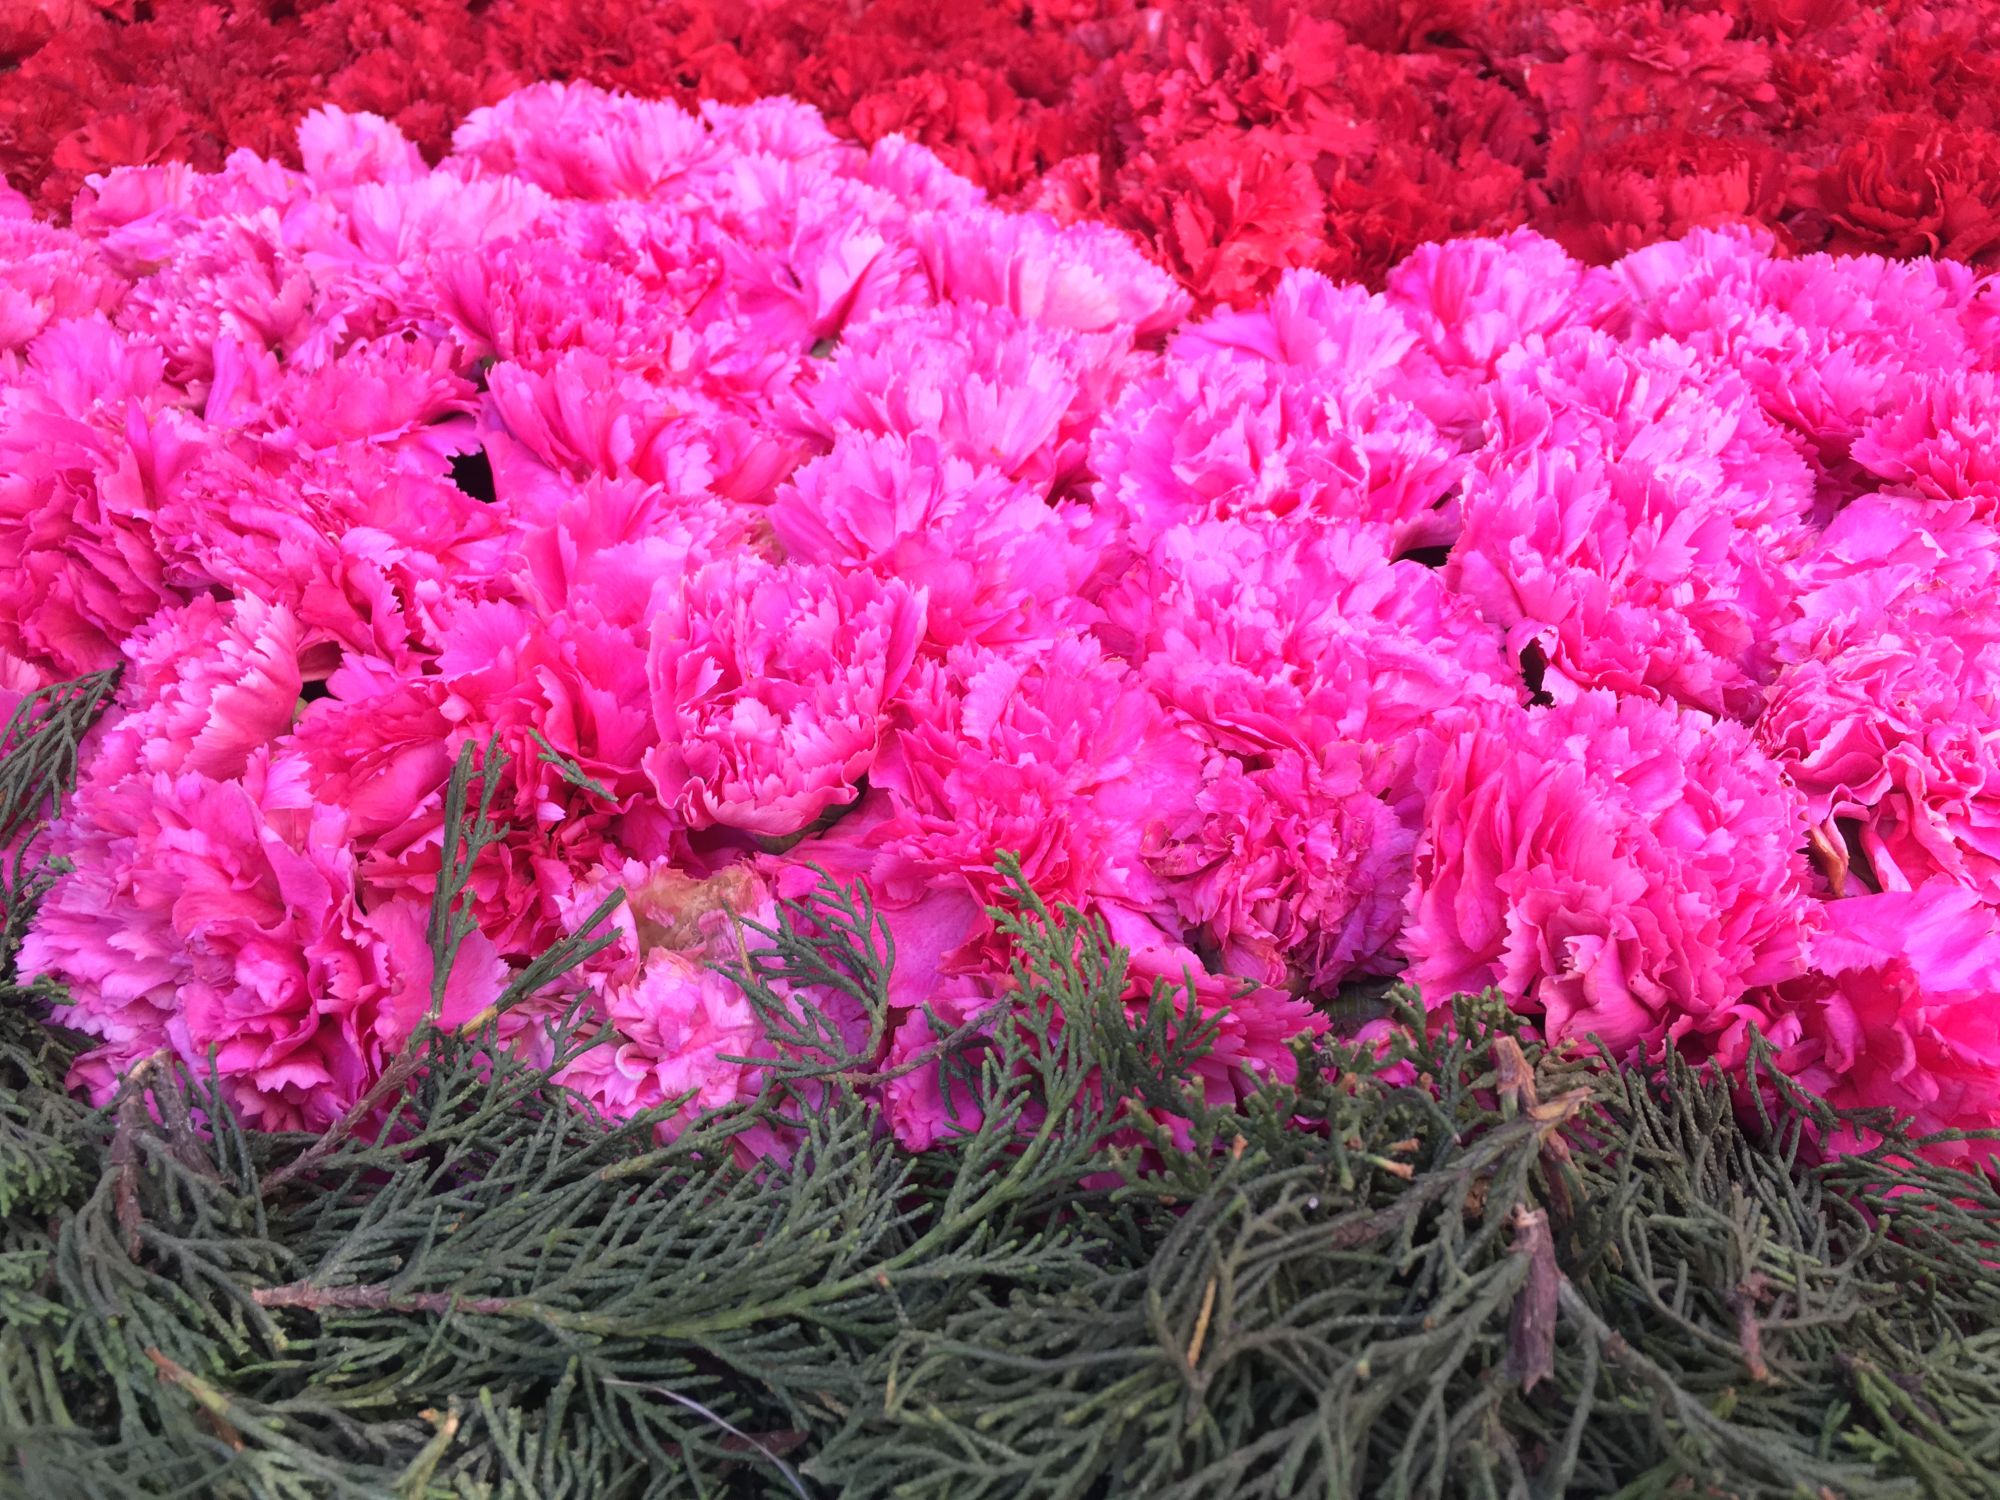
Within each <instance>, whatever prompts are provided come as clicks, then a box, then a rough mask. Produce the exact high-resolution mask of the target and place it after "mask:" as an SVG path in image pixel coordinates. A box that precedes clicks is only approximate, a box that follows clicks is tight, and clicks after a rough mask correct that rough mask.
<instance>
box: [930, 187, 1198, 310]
mask: <svg viewBox="0 0 2000 1500" xmlns="http://www.w3.org/2000/svg"><path fill="white" fill-rule="evenodd" d="M912 231H913V235H914V238H915V240H916V244H917V248H918V251H919V253H920V254H921V255H922V257H923V261H924V266H925V269H926V270H928V271H929V273H930V278H931V285H932V286H933V287H934V288H935V289H936V291H937V294H938V296H939V298H940V299H941V300H944V301H949V302H973V303H986V304H988V305H990V306H993V307H1004V308H1006V309H1007V310H1008V311H1009V312H1011V313H1013V314H1015V316H1017V317H1019V318H1021V319H1023V320H1024V321H1026V322H1030V323H1037V324H1040V325H1042V326H1043V327H1046V328H1068V329H1074V330H1075V331H1077V332H1078V333H1110V332H1114V331H1118V330H1130V331H1131V332H1133V333H1135V334H1137V335H1139V336H1141V337H1143V336H1145V335H1147V334H1154V333H1161V332H1164V331H1165V330H1167V329H1169V328H1172V327H1173V326H1174V325H1175V324H1177V323H1179V322H1180V321H1181V320H1182V319H1183V318H1185V317H1186V316H1187V314H1188V309H1189V307H1190V306H1191V305H1192V304H1191V302H1190V300H1189V298H1188V295H1187V293H1186V292H1184V291H1182V290H1181V289H1180V288H1179V287H1178V286H1176V285H1175V284H1174V279H1173V278H1172V277H1171V276H1169V275H1168V274H1167V273H1166V272H1165V271H1162V270H1161V269H1159V267H1157V266H1155V265H1153V264H1151V263H1150V262H1149V261H1147V259H1146V258H1145V256H1144V255H1142V254H1141V253H1140V252H1139V248H1138V247H1137V246H1136V245H1134V244H1133V243H1132V241H1131V240H1130V239H1128V238H1127V237H1126V236H1124V235H1122V234H1120V233H1119V232H1118V231H1117V230H1115V229H1112V228H1110V227H1108V226H1106V225H1103V224H1092V223H1082V224H1069V225H1063V226H1058V225H1057V224H1056V222H1055V221H1054V220H1053V219H1050V218H1048V217H1047V216H1046V215H1043V214H1033V213H1003V212H1001V211H1000V210H998V209H989V208H983V207H982V208H968V209H961V210H959V211H958V212H955V213H944V214H936V215H932V216H928V217H925V218H921V219H919V220H917V221H916V223H915V224H914V225H913V226H912Z"/></svg>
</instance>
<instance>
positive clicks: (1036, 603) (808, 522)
mask: <svg viewBox="0 0 2000 1500" xmlns="http://www.w3.org/2000/svg"><path fill="white" fill-rule="evenodd" d="M770 522H771V529H772V531H773V532H774V533H775V534H776V536H777V538H778V540H779V541H780V542H781V543H782V544H783V545H784V547H785V550H786V552H787V553H788V554H789V555H790V556H791V557H792V558H794V559H795V560H797V561H800V562H813V563H830V564H834V565H837V566H839V567H842V568H848V569H852V568H866V569H867V570H869V571H870V572H873V573H875V574H877V575H878V576H880V577H882V578H888V579H900V580H902V581H904V582H906V583H908V584H910V585H911V586H912V587H913V588H918V589H922V590H923V591H924V593H925V595H926V598H927V601H928V603H927V607H926V610H925V617H924V619H925V629H926V631H927V633H928V635H929V636H930V638H931V639H932V640H933V641H935V642H936V643H937V644H938V645H940V646H943V647H950V646H955V645H958V644H959V643H960V642H963V641H980V642H983V643H985V644H988V645H1001V644H1004V643H1006V642H1009V641H1022V640H1031V639H1035V638H1037V637H1048V636H1053V635H1056V634H1060V633H1063V632H1066V631H1074V630H1077V629H1079V628H1081V627H1082V626H1085V625H1087V624H1089V623H1090V620H1091V617H1092V613H1093V612H1092V611H1091V610H1090V609H1089V607H1088V606H1087V605H1085V604H1084V603H1083V601H1082V600H1081V599H1080V598H1079V597H1078V595H1079V591H1080V590H1081V588H1082V586H1083V584H1084V582H1085V581H1086V580H1087V579H1088V578H1089V576H1090V575H1091V573H1092V572H1093V571H1094V570H1095V568H1096V565H1097V561H1098V558H1097V554H1096V553H1095V552H1094V551H1093V550H1091V549H1090V548H1089V547H1088V546H1087V542H1088V540H1089V539H1090V537H1091V536H1092V535H1093V534H1094V533H1095V532H1097V531H1099V530H1101V529H1102V527H1101V526H1100V525H1099V523H1098V521H1097V518H1095V517H1094V516H1093V515H1092V513H1091V512H1090V511H1088V510H1086V509H1085V508H1084V507H1082V506H1078V505H1059V506H1050V505H1049V504H1048V502H1047V500H1046V499H1045V498H1044V497H1043V496H1042V495H1041V494H1040V493H1039V492H1038V491H1037V490H1036V489H1035V488H1034V487H1033V486H1031V485H1029V484H1027V483H1026V482H1024V481H1022V480H1018V479H1010V478H1008V477H1006V476H1005V475H1003V474H1001V473H999V472H998V471H997V470H994V469H990V468H984V467H981V466H978V465H976V464H973V463H971V462H968V461H967V460H966V459H963V458H960V457H958V456H956V455H954V454H951V453H948V452H946V451H945V450H944V449H942V448H941V447H940V446H939V444H938V443H937V442H936V441H935V440H934V439H932V438H929V437H926V436H922V435H918V436H915V437H904V436H901V435H899V434H882V435H879V436H878V435H874V434H868V433H843V434H842V435H841V436H840V437H839V438H837V439H836V440H835V442H834V445H833V449H832V451H831V452H829V453H827V454H826V455H825V456H823V457H821V458H818V459H815V460H813V461H812V462H811V463H808V464H806V465H805V466H804V467H802V468H800V469H799V470H798V471H797V472H796V473H794V474H793V475H792V477H791V478H790V479H789V480H788V481H787V482H786V483H785V484H784V485H783V486H781V487H780V488H779V490H778V494H777V498H776V499H775V500H774V501H773V502H772V505H771V510H770Z"/></svg>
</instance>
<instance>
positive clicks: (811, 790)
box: [645, 559, 923, 836]
mask: <svg viewBox="0 0 2000 1500" xmlns="http://www.w3.org/2000/svg"><path fill="white" fill-rule="evenodd" d="M651 630H652V643H651V647H650V649H649V654H648V656H647V669H646V670H647V680H648V682H649V683H650V685H651V689H652V701H653V721H654V725H655V727H656V728H657V730H658V732H659V745H658V746H657V747H656V748H655V749H653V750H652V751H650V752H649V753H648V754H647V756H646V759H645V766H646V774H647V775H648V776H649V777H651V778H652V782H653V786H654V789H655V790H656V791H658V793H659V795H660V798H661V800H662V802H663V803H664V804H665V805H666V806H667V807H668V808H669V809H671V810H672V811H673V812H674V813H675V814H676V815H677V816H679V817H680V818H682V819H684V820H685V821H686V822H687V824H688V825H689V826H690V827H693V828H706V827H710V826H712V825H717V824H719V825H721V826H723V827H727V828H740V829H743V830H745V831H746V832H750V833H761V834H768V835H773V836H781V835H784V834H790V833H797V832H798V831H800V830H801V829H803V828H804V827H806V825H808V824H809V823H811V822H812V821H813V819H815V818H817V817H818V816H819V815H820V814H821V813H823V812H825V811H826V810H827V809H828V808H829V807H832V806H834V805H836V804H838V803H843V802H847V801H851V800H852V799H853V797H854V796H855V794H856V790H857V788H856V782H858V781H859V780H860V778H861V777H862V776H864V775H865V774H867V772H868V769H869V767H870V766H872V765H873V764H874V761H875V754H876V750H877V748H878V746H879V745H880V743H881V739H882V731H883V729H884V727H885V726H886V724H887V722H888V715H889V711H890V709H891V706H892V705H893V704H894V702H895V701H896V698H897V695H898V693H899V692H900V691H901V689H902V687H903V680H904V678H905V677H907V676H908V675H909V671H910V665H911V663H912V662H913V661H914V660H915V657H916V649H917V641H918V639H919V637H920V636H921V635H922V633H923V597H922V595H920V594H916V593H913V592H912V591H911V590H910V589H909V587H908V586H907V585H904V584H900V583H888V582H884V581H882V580H880V579H877V578H875V577H873V576H872V575H869V574H864V573H850V574H839V573H835V572H833V571H832V570H831V569H828V568H825V567H820V566H812V565H805V564H787V565H785V566H782V567H773V566H771V565H770V564H767V563H760V562H756V561H753V560H749V559H745V560H743V561H741V562H715V563H711V564H709V565H708V566H706V567H704V568H702V569H701V570H700V571H698V572H696V573H694V574H693V575H692V576H690V577H689V578H687V579H685V580H684V581H680V582H678V583H673V584H666V585H663V586H662V587H661V589H660V592H659V594H658V595H657V596H656V599H655V608H654V613H653V617H652V621H651Z"/></svg>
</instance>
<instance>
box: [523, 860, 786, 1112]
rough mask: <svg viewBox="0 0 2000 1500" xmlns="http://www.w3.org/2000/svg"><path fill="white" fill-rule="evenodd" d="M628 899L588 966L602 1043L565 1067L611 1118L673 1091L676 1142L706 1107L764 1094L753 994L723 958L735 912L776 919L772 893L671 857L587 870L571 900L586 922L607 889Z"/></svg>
mask: <svg viewBox="0 0 2000 1500" xmlns="http://www.w3.org/2000/svg"><path fill="white" fill-rule="evenodd" d="M620 889H622V890H623V891H624V896H625V899H624V900H623V901H621V902H620V903H619V904H618V906H617V907H616V908H614V909H613V911H612V913H611V915H610V916H609V917H608V918H607V919H605V929H606V930H608V931H609V933H610V934H611V937H612V941H611V943H610V945H609V946H608V947H606V948H604V949H603V950H601V951H600V952H599V953H598V954H597V955H596V956H595V957H593V958H592V959H591V960H590V961H589V962H588V963H587V964H586V965H585V967H584V969H583V971H582V983H583V985H584V988H585V990H586V992H587V993H588V994H589V996H590V999H591V1013H592V1017H593V1020H594V1022H595V1024H597V1025H599V1026H602V1027H603V1028H604V1034H603V1035H602V1036H601V1037H600V1039H599V1040H598V1044H597V1045H596V1046H594V1047H592V1048H591V1049H590V1050H588V1051H586V1052H584V1053H583V1054H582V1055H581V1056H579V1057H578V1058H577V1059H576V1060H575V1061H574V1062H571V1063H569V1064H568V1065H567V1066H566V1067H564V1069H563V1070H562V1072H561V1074H560V1075H559V1077H560V1080H561V1082H562V1083H564V1084H565V1085H566V1086H568V1087H570V1088H572V1089H575V1090H576V1091H577V1092H578V1093H580V1094H582V1095H583V1097H584V1098H585V1099H587V1100H589V1101H590V1103H591V1104H592V1105H593V1106H594V1107H596V1108H597V1109H599V1110H601V1111H602V1112H603V1113H604V1114H606V1115H607V1116H609V1117H611V1118H613V1119H622V1118H626V1117H628V1116H631V1115H634V1114H638V1113H640V1112H641V1111H643V1110H648V1109H656V1108H658V1107H659V1106H661V1105H663V1104H666V1103H669V1102H671V1101H675V1100H682V1101H684V1102H683V1103H682V1105H681V1108H680V1110H679V1111H678V1112H677V1113H676V1114H675V1115H674V1116H673V1117H672V1118H671V1119H668V1120H666V1121H663V1122H662V1123H661V1126H660V1135H661V1138H662V1139H665V1140H671V1139H672V1138H673V1137H674V1136H676V1135H678V1134H679V1133H680V1130H681V1128H682V1127H683V1126H685V1125H686V1124H687V1123H688V1122H689V1121H691V1120H693V1119H694V1118H696V1117H697V1116H698V1115H701V1114H704V1113H707V1112H708V1111H711V1110H715V1109H719V1108H721V1107H722V1106H724V1105H727V1104H731V1103H734V1102H736V1101H738V1100H746V1099H749V1098H751V1097H754V1096H755V1094H756V1092H757V1087H758V1072H757V1068H756V1065H755V1064H754V1063H751V1062H747V1061H743V1060H742V1059H748V1058H752V1057H755V1056H757V1055H759V1054H760V1053H763V1052H764V1051H766V1050H767V1043H766V1041H765V1036H764V1027H763V1023H762V1021H761V1020H760V1019H759V1017H758V1015H757V1012H756V1009H755V1007H754V1006H752V1005H751V1003H750V1000H749V997H748V996H747V995H745V994H744V992H743V989H742V987H741V986H740V985H738V984H737V983H736V981H735V980H733V979H731V978H729V977H728V976H727V975H726V974H723V973H720V972H718V971H717V970H716V968H715V967H714V965H716V964H718V963H722V962H726V961H731V960H734V959H736V958H737V956H738V952H739V949H738V944H739V942H740V939H739V937H738V934H737V930H736V926H735V922H736V919H737V918H748V919H749V920H751V921H760V922H764V923H769V922H771V921H772V920H773V918H774V915H775V913H774V910H773V908H772V905H771V898H770V895H769V893H768V892H766V891H765V890H764V888H763V887H762V885H761V884H760V883H759V882H758V881H757V880H756V878H755V877H754V876H752V875H751V874H750V873H749V872H748V871H747V870H745V869H743V868H742V867H740V866H738V867H736V868H733V869H729V870H725V871H723V872H722V873H721V874H719V875H716V876H715V877H713V878H711V879H708V880H699V879H695V878H691V877H690V876H688V875H686V874H683V873H682V872H680V871H678V870H676V869H674V868H673V867H671V866H670V865H664V864H655V865H645V864H641V863H639V862H637V861H631V860H628V861H625V862H624V863H623V864H621V865H616V866H609V867H605V868H601V869H599V870H597V871H595V872H593V873H592V874H591V875H589V876H587V877H585V878H584V879H583V880H582V881H581V882H579V884H578V885H577V887H576V889H575V891H574V892H573V893H572V894H571V895H570V896H569V897H568V898H567V899H566V900H565V902H564V909H565V912H566V913H567V915H568V918H569V920H570V922H571V923H572V924H577V923H581V921H582V920H583V918H584V916H585V915H587V914H588V913H589V912H591V911H593V910H594V909H595V908H596V907H597V905H598V904H599V903H600V902H601V901H602V900H603V899H604V898H605V897H606V896H607V895H609V894H611V893H612V892H614V891H618V890H620Z"/></svg>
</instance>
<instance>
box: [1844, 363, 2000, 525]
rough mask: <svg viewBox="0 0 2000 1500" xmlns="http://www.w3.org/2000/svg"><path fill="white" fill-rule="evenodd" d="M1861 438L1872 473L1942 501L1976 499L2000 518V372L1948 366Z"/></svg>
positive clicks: (1860, 454) (1859, 459)
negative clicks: (1999, 373) (1955, 368)
mask: <svg viewBox="0 0 2000 1500" xmlns="http://www.w3.org/2000/svg"><path fill="white" fill-rule="evenodd" d="M1912 394H1913V396H1914V399H1912V400H1911V401H1909V402H1908V403H1907V404H1903V405H1899V406H1896V407H1893V408H1891V409H1890V410H1888V411H1885V412H1883V413H1882V414H1881V415H1880V416H1878V417H1876V418H1875V420H1874V421H1872V422H1870V423H1869V424H1868V426H1867V427H1866V428H1865V429H1864V430H1863V432H1862V434H1861V436H1860V437H1859V438H1858V439H1857V440H1856V441H1855V444H1854V449H1853V457H1854V461H1855V462H1856V463H1857V464H1859V465H1860V466H1861V467H1862V468H1864V469H1866V470H1867V471H1868V472H1869V473H1871V474H1875V475H1878V476H1879V477H1881V478H1883V479H1886V480H1890V481H1892V482H1894V483H1897V484H1902V485H1907V486H1908V487H1910V488H1911V489H1913V490H1914V491H1915V492H1916V493H1918V494H1920V495H1924V496H1927V497H1929V498H1932V499H1937V500H1971V501H1975V502H1977V505H1978V509H1979V513H1980V514H1981V515H1982V516H1984V517H1985V518H1986V519H1987V520H2000V375H1996V374H1995V373H1994V372H1993V371H1991V370H1978V371H1965V370H1942V371H1938V372H1936V373H1935V374H1933V375H1932V376H1931V377H1930V378H1929V379H1928V380H1926V381H1925V382H1924V383H1923V385H1922V386H1921V387H1920V388H1919V390H1917V391H1916V392H1913V393H1912Z"/></svg>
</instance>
